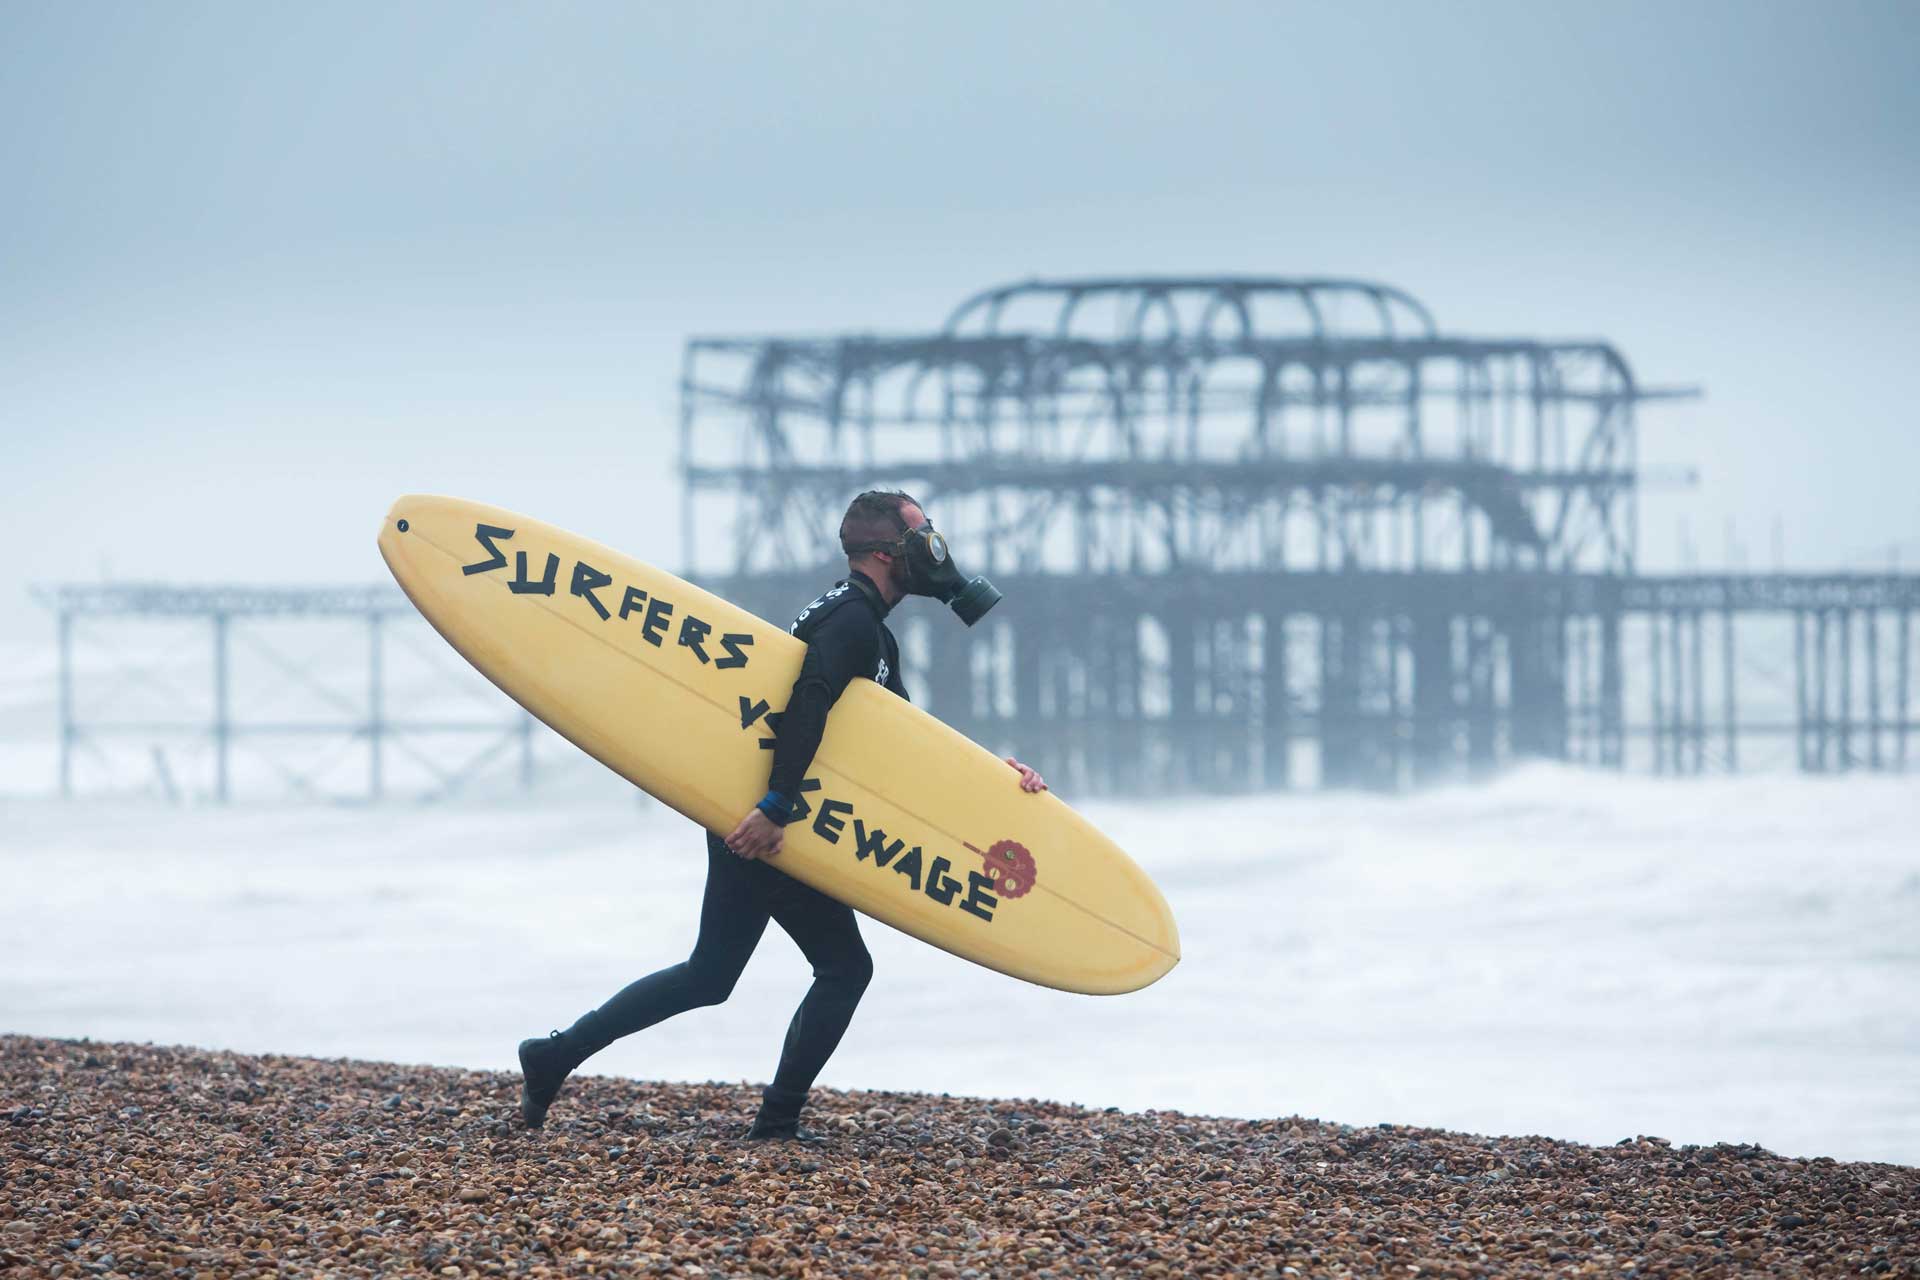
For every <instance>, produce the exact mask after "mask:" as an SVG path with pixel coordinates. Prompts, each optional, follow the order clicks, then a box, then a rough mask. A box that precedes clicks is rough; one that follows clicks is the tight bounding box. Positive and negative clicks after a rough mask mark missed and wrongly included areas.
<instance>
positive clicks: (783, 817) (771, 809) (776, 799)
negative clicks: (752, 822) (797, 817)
mask: <svg viewBox="0 0 1920 1280" xmlns="http://www.w3.org/2000/svg"><path fill="white" fill-rule="evenodd" d="M754 808H756V809H758V810H760V812H762V813H764V814H766V815H767V820H768V821H770V822H772V823H773V825H774V826H776V827H784V826H786V825H787V821H788V819H789V818H790V817H792V815H793V801H791V800H789V799H787V798H786V797H785V796H783V795H781V794H780V793H779V792H778V791H769V792H767V794H766V795H764V796H762V797H760V803H759V804H757V805H755V806H754Z"/></svg>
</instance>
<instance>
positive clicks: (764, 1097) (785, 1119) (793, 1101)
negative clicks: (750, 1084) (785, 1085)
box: [747, 1085, 822, 1142]
mask: <svg viewBox="0 0 1920 1280" xmlns="http://www.w3.org/2000/svg"><path fill="white" fill-rule="evenodd" d="M806 1105H807V1091H806V1090H805V1089H800V1090H797V1091H796V1090H793V1089H782V1088H780V1087H779V1086H777V1085H768V1086H767V1087H766V1089H765V1090H764V1091H762V1093H761V1094H760V1114H759V1115H757V1116H755V1117H754V1118H753V1127H752V1128H751V1129H748V1130H747V1141H749V1142H820V1141H822V1139H821V1137H820V1135H819V1134H817V1133H813V1132H811V1131H809V1130H806V1129H802V1128H801V1127H800V1109H801V1108H802V1107H804V1106H806Z"/></svg>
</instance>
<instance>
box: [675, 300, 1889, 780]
mask: <svg viewBox="0 0 1920 1280" xmlns="http://www.w3.org/2000/svg"><path fill="white" fill-rule="evenodd" d="M1689 394H1691V393H1690V392H1685V391H1670V390H1659V389H1649V388H1646V387H1643V386H1641V385H1639V384H1638V383H1637V381H1636V380H1635V378H1634V376H1633V373H1632V370H1631V368H1630V367H1629V365H1628V363H1627V361H1626V360H1625V358H1624V357H1623V356H1622V355H1621V354H1620V353H1619V352H1618V351H1617V350H1616V349H1615V348H1614V347H1613V346H1612V345H1611V344H1608V343H1605V342H1599V341H1577V342H1559V341H1546V340H1539V339H1521V338H1515V339H1488V338H1467V337H1459V336H1453V335H1448V334H1446V333H1444V332H1442V331H1440V330H1439V329H1438V327H1437V326H1436V324H1435V323H1434V321H1433V319H1432V316H1431V313H1430V312H1429V311H1428V310H1427V309H1426V308H1425V307H1424V306H1423V305H1421V304H1420V303H1419V302H1418V301H1416V300H1414V299H1413V298H1412V297H1410V296H1409V295H1407V294H1406V293H1404V292H1402V291H1400V290H1397V289H1394V288H1391V287H1389V286H1385V285H1380V284H1373V283H1369V282H1364V281H1349V280H1326V279H1268V278H1261V279H1254V278H1207V279H1186V278H1181V279H1169V278H1138V279H1083V280H1064V281H1029V282H1024V283H1020V284H1014V285H1008V286H1004V287H1001V288H996V289H991V290H987V291H985V292H983V293H981V294H979V295H976V296H975V297H973V298H971V299H969V300H967V301H966V302H964V303H963V304H962V305H961V306H960V307H959V308H957V309H956V310H955V311H954V312H953V313H952V315H951V316H950V317H949V319H948V321H947V323H946V325H945V326H944V327H943V328H942V329H940V330H939V331H937V332H933V333H926V334H905V335H893V336H887V335H873V334H849V335H840V336H827V337H818V338H787V337H747V338H707V339H697V340H694V341H692V342H690V343H689V344H688V346H687V350H686V357H685V363H684V371H683V377H682V385H681V404H682V415H681V442H680V443H681V460H682V475H683V478H684V504H683V518H684V538H685V542H686V547H687V557H688V561H689V564H690V566H691V567H692V569H693V571H694V572H695V573H696V574H697V575H698V576H699V577H700V578H701V580H702V581H703V582H705V583H706V584H707V585H709V586H712V587H713V588H715V589H716V590H719V591H721V592H722V593H724V594H727V595H729V596H731V597H732V598H735V599H738V600H741V601H743V602H745V603H747V604H749V606H750V607H752V608H754V609H755V610H756V611H757V612H760V613H761V614H762V615H763V616H765V617H767V618H769V619H775V620H778V621H782V622H784V621H786V620H787V619H788V617H790V615H791V613H792V611H793V609H794V608H795V607H796V605H797V604H798V603H800V602H803V601H805V600H806V599H808V598H810V597H811V596H812V595H813V594H814V593H815V592H816V591H817V590H818V589H819V586H820V584H821V583H822V581H823V580H828V579H830V578H831V577H832V576H834V575H835V574H836V573H838V572H840V571H841V566H842V565H843V564H844V560H843V559H842V558H841V557H839V556H838V555H837V548H836V547H835V545H834V543H833V531H834V529H835V528H836V527H837V523H838V519H839V515H840V513H841V511H842V510H843V509H844V508H845V505H846V503H847V501H848V499H849V498H850V497H851V496H852V495H853V494H854V493H855V492H858V491H859V490H861V489H864V488H868V487H873V486H884V487H891V486H899V487H902V488H905V489H907V490H908V491H910V492H912V493H913V494H915V495H916V496H917V497H919V498H920V499H921V500H922V501H923V502H924V503H925V504H926V506H927V509H928V510H929V512H930V513H931V514H932V516H933V518H934V519H935V521H936V522H937V523H938V524H939V526H940V527H941V528H942V529H943V530H944V531H947V532H948V534H949V536H950V539H951V541H952V542H953V545H954V547H955V552H956V556H958V557H959V558H960V561H961V564H962V566H963V568H965V569H966V570H967V571H968V572H984V573H986V574H988V576H990V577H992V578H993V579H994V581H995V582H996V583H997V584H998V585H1000V586H1001V587H1002V588H1003V590H1005V591H1006V593H1007V598H1008V602H1007V603H1006V604H1005V605H1003V606H1001V608H1000V609H999V610H997V611H996V612H995V613H994V614H992V615H990V616H989V617H988V619H987V620H986V621H985V622H983V623H982V624H981V626H980V627H979V628H978V629H976V630H975V631H972V632H966V631H963V630H962V629H961V628H960V627H958V626H957V625H954V624H953V623H951V622H950V621H948V620H939V619H934V618H931V617H929V616H928V614H929V613H930V612H931V609H932V606H923V607H919V608H918V609H917V610H916V608H915V607H912V606H910V607H909V609H908V610H905V611H903V614H902V615H896V616H897V617H899V618H900V619H901V627H902V628H903V629H904V631H905V633H906V635H905V642H906V653H907V665H908V673H909V682H910V685H911V687H912V688H913V689H914V690H915V694H916V697H921V698H922V700H923V701H925V702H927V703H928V704H929V706H930V709H931V710H932V711H933V712H934V713H935V714H937V715H939V716H940V717H941V718H942V719H945V720H947V721H948V722H949V723H951V724H953V725H955V726H956V727H957V728H959V729H961V730H962V731H963V732H965V733H967V734H969V735H970V736H972V737H974V738H976V739H978V740H980V741H982V742H984V743H986V744H988V745H989V746H993V747H996V748H1001V749H1006V750H1017V751H1019V752H1020V753H1021V754H1022V756H1023V757H1024V758H1026V759H1029V760H1031V761H1032V762H1034V763H1035V764H1037V765H1038V766H1039V767H1041V768H1042V769H1043V770H1044V771H1046V772H1048V773H1049V774H1051V775H1052V776H1055V777H1058V778H1061V779H1063V780H1065V781H1067V782H1069V783H1070V784H1071V785H1073V786H1074V787H1075V788H1076V789H1078V790H1082V791H1110V792H1129V791H1136V790H1141V789H1155V788H1165V787H1172V788H1182V789H1200V790H1223V791H1232V790H1248V789H1259V788H1277V787H1288V786H1302V785H1332V786H1350V785H1358V786H1370V787H1398V786H1405V785H1413V784H1419V783H1426V782H1432V781H1438V780H1444V779H1448V778H1456V777H1474V776H1481V775H1484V774H1485V773H1487V772H1489V771H1491V770H1494V769H1497V768H1499V767H1501V766H1502V765H1504V764H1506V763H1508V762H1510V761H1514V760H1518V759H1523V758H1529V757H1535V758H1548V759H1562V760H1574V761H1581V762H1586V763H1590V764H1594V765H1599V766H1602V767H1608V768H1635V769H1647V770H1651V771H1655V772H1666V773H1697V772H1704V771H1708V770H1722V769H1725V770H1730V769H1736V768H1741V767H1750V766H1752V765H1753V764H1754V763H1756V762H1761V763H1764V762H1765V758H1766V756H1767V744H1768V743H1769V742H1776V741H1778V742H1786V743H1789V744H1790V745H1791V747H1792V752H1793V754H1792V759H1793V761H1794V762H1795V763H1796V764H1797V765H1798V766H1799V767H1800V768H1803V769H1808V770H1823V771H1841V770H1848V769H1904V768H1906V767H1907V766H1908V762H1909V760H1910V759H1911V758H1912V757H1911V753H1910V751H1909V747H1908V743H1909V738H1910V734H1911V731H1912V729H1913V727H1914V723H1913V719H1914V718H1913V710H1912V700H1911V696H1910V691H1911V668H1912V653H1913V643H1912V615H1913V612H1914V609H1915V607H1916V606H1917V605H1920V578H1916V577H1914V576H1912V575H1898V574H1885V575H1857V574H1833V575H1804V574H1742V575H1724V574H1723V575H1699V576H1681V577H1659V576H1647V575H1643V574H1640V573H1639V572H1637V570H1636V541H1637V523H1638V519H1637V506H1636V498H1637V495H1638V493H1639V491H1640V489H1641V487H1642V486H1643V485H1644V484H1645V483H1646V477H1645V476H1644V475H1643V473H1642V470H1641V468H1640V466H1639V462H1638V450H1637V431H1638V430H1639V424H1638V413H1639V410H1640V409H1641V408H1642V406H1644V405H1646V404H1647V403H1648V402H1650V401H1657V400H1666V399H1673V398H1678V397H1683V396H1686V395H1689ZM1783 629H1785V631H1786V633H1787V634H1788V635H1789V636H1790V638H1786V639H1783Z"/></svg>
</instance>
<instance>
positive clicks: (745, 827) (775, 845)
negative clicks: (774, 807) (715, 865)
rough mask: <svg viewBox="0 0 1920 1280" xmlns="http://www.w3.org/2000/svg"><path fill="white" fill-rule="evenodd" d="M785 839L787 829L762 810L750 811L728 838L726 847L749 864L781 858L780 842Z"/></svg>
mask: <svg viewBox="0 0 1920 1280" xmlns="http://www.w3.org/2000/svg"><path fill="white" fill-rule="evenodd" d="M785 838H786V828H784V827H781V826H780V825H778V824H777V823H775V822H774V820H773V819H772V818H769V817H768V816H767V815H766V814H764V813H762V812H760V810H758V809H749V810H747V816H746V817H744V818H742V819H740V825H739V826H737V827H735V828H734V829H733V834H732V835H730V836H728V837H727V839H726V846H727V848H729V849H731V850H733V852H734V853H735V854H737V855H739V856H740V857H742V858H745V859H746V860H747V861H749V862H751V861H753V860H754V859H755V858H759V859H761V860H762V861H764V860H766V859H769V858H774V857H778V856H779V854H780V842H781V841H782V840H783V839H785Z"/></svg>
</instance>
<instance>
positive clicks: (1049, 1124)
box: [0, 1036, 1920, 1280]
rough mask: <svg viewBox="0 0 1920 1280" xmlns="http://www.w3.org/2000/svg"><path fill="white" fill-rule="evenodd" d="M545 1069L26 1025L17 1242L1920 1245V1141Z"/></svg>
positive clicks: (179, 1260) (1324, 1255)
mask: <svg viewBox="0 0 1920 1280" xmlns="http://www.w3.org/2000/svg"><path fill="white" fill-rule="evenodd" d="M90 1061H91V1064H92V1065H89V1062H90ZM519 1084H520V1082H519V1077H518V1075H517V1074H514V1073H511V1072H487V1071H457V1070H448V1069H443V1068H431V1067H412V1066H396V1065H392V1064H388V1063H376V1062H353V1061H346V1060H340V1059H331V1060H316V1059H307V1058H293V1057H283V1056H277V1055H265V1056H254V1057H250V1056H246V1055H241V1054H231V1053H218V1052H207V1051H202V1050H195V1049H177V1048H164V1047H155V1046H152V1045H131V1044H99V1043H81V1042H74V1041H61V1040H46V1039H37V1038H33V1037H27V1036H0V1120H3V1121H4V1125H3V1127H0V1137H3V1138H4V1139H5V1142H4V1143H0V1274H13V1273H15V1272H17V1273H18V1274H21V1275H46V1274H53V1273H54V1271H55V1269H56V1267H57V1268H59V1271H60V1274H61V1275H62V1276H63V1277H64V1276H76V1275H79V1276H85V1275H109V1274H112V1275H121V1276H130V1277H132V1276H139V1277H148V1276H151V1277H179V1278H180V1280H198V1278H199V1277H206V1278H207V1280H215V1278H219V1280H226V1278H227V1277H239V1276H248V1275H255V1276H266V1275H273V1274H280V1275H286V1276H297V1277H318V1276H321V1275H327V1276H343V1277H344V1276H367V1277H371V1276H382V1275H397V1274H413V1275H430V1276H447V1277H454V1276H495V1275H499V1276H509V1275H528V1276H543V1277H563V1276H567V1277H570V1276H599V1275H614V1274H618V1275H657V1276H667V1275H687V1276H701V1275H715V1276H722V1275H724V1276H741V1275H779V1276H803V1275H816V1276H849V1277H866V1276H898V1275H903V1274H904V1275H906V1276H909V1277H913V1276H920V1277H927V1278H928V1280H934V1278H943V1280H944V1278H946V1277H953V1278H955V1280H965V1278H966V1277H969V1276H972V1277H997V1276H1004V1275H1033V1276H1043V1275H1044V1276H1053V1277H1060V1278H1061V1280H1065V1277H1069V1276H1073V1277H1078V1276H1096V1275H1142V1276H1152V1277H1175V1276H1180V1277H1184V1276H1239V1275H1249V1276H1276V1277H1278V1276H1318V1275H1345V1274H1359V1275H1375V1276H1381V1275H1390V1276H1394V1277H1396V1278H1398V1280H1411V1278H1414V1277H1420V1278H1422V1280H1424V1278H1426V1277H1432V1276H1447V1277H1469V1276H1470V1277H1490V1276H1545V1275H1560V1274H1579V1275H1613V1276H1624V1275H1632V1276H1635V1277H1647V1276H1656V1275H1665V1276H1675V1277H1679V1276H1702V1277H1724V1278H1727V1280H1731V1278H1732V1277H1738V1276H1746V1275H1757V1274H1765V1275H1777V1276H1801V1275H1807V1276H1814V1275H1840V1274H1846V1275H1854V1274H1866V1275H1869V1276H1872V1275H1892V1276H1908V1277H1916V1276H1920V1211H1917V1210H1916V1206H1920V1170H1916V1169H1910V1168H1904V1167H1900V1166H1895V1165H1885V1164H1847V1163H1841V1162H1838V1161H1834V1160H1829V1159H1824V1158H1821V1159H1814V1160H1790V1159H1782V1158H1781V1157H1778V1156H1774V1155H1772V1154H1770V1153H1768V1152H1766V1151H1763V1150H1761V1149H1760V1148H1758V1147H1754V1146H1751V1145H1733V1146H1724V1145H1723V1146H1713V1147H1693V1146H1675V1145H1673V1144H1671V1143H1670V1142H1668V1141H1666V1140H1665V1139H1660V1138H1652V1137H1639V1138H1634V1139H1629V1140H1627V1141H1625V1142H1623V1143H1620V1144H1615V1145H1610V1146H1606V1147H1585V1146H1580V1145H1577V1144H1574V1143H1567V1142H1555V1141H1552V1140H1550V1139H1546V1138H1482V1137H1475V1136H1473V1135H1469V1134H1459V1133H1449V1132H1446V1131H1443V1130H1437V1129H1421V1128H1414V1127H1410V1126H1407V1125H1399V1124H1395V1125H1382V1126H1377V1127H1368V1128H1365V1129H1358V1128H1351V1127H1348V1126H1343V1125H1337V1124H1331V1123H1327V1122H1323V1121H1319V1120H1314V1119H1310V1118H1307V1117H1302V1116H1287V1117H1281V1118H1275V1119H1267V1120H1257V1121H1249V1120H1236V1119H1220V1118H1212V1117H1206V1116H1189V1115H1182V1114H1179V1113H1176V1112H1172V1111H1154V1112H1148V1113H1145V1114H1127V1113H1124V1112H1120V1111H1117V1110H1114V1109H1111V1108H1109V1109H1105V1110H1087V1109H1084V1108H1079V1107H1070V1106H1061V1105H1055V1104H1050V1103H1044V1102H1035V1101H1026V1100H1023V1101H1020V1102H1018V1103H1009V1102H1004V1101H995V1100H991V1099H971V1098H951V1097H945V1096H938V1097H936V1096H932V1095H923V1094H908V1093H890V1092H889V1093H881V1092H867V1093H841V1092H836V1091H832V1090H818V1091H816V1092H815V1095H814V1101H813V1103H812V1105H811V1106H810V1108H809V1111H808V1116H809V1120H810V1124H811V1127H813V1128H815V1129H816V1130H817V1131H819V1132H822V1133H827V1134H829V1135H831V1136H830V1137H829V1138H828V1140H827V1141H825V1142H823V1143H820V1144H810V1145H808V1146H807V1147H805V1148H800V1147H792V1146H781V1145H772V1146H762V1145H758V1144H747V1143H743V1142H741V1141H740V1140H739V1134H740V1133H741V1131H742V1130H743V1129H744V1128H745V1125H746V1122H747V1120H748V1119H750V1118H751V1117H752V1115H753V1112H754V1109H755V1108H756V1107H757V1106H758V1104H759V1100H760V1094H759V1090H758V1088H757V1087H755V1086H753V1085H750V1084H725V1085H723V1084H701V1085H682V1084H655V1083H649V1082H646V1081H636V1080H620V1079H613V1078H609V1077H605V1076H591V1075H590V1076H583V1077H581V1078H579V1079H577V1080H575V1081H572V1082H570V1083H569V1084H568V1086H567V1091H566V1092H565V1093H564V1094H563V1095H562V1096H561V1098H560V1101H559V1102H558V1103H557V1104H556V1105H555V1107H554V1111H553V1113H552V1115H551V1116H550V1117H549V1118H548V1121H547V1128H546V1129H545V1130H542V1131H537V1132H529V1131H528V1130H526V1129H525V1128H524V1127H523V1126H521V1124H520V1122H519V1120H518V1118H517V1100H518V1092H519ZM982 1134H984V1135H986V1136H985V1137H984V1139H983V1138H982V1137H981V1135H982ZM979 1157H989V1158H985V1159H982V1158H979Z"/></svg>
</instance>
